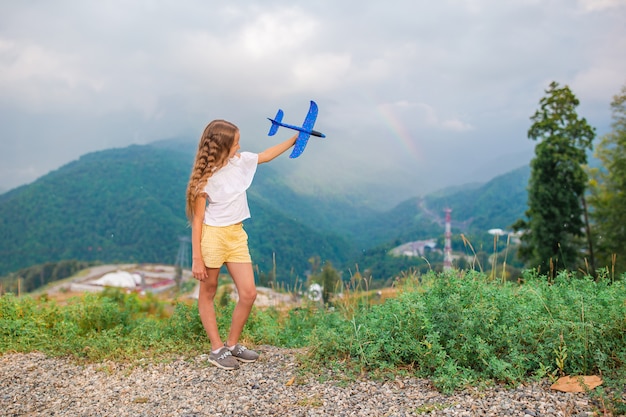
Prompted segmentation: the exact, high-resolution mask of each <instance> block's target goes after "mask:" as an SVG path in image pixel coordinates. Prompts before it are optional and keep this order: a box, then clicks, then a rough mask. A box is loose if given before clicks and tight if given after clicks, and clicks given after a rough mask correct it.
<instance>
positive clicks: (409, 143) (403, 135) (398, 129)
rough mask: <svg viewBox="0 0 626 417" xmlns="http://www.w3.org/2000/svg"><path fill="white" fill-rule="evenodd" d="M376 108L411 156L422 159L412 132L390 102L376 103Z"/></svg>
mask: <svg viewBox="0 0 626 417" xmlns="http://www.w3.org/2000/svg"><path fill="white" fill-rule="evenodd" d="M375 107H376V110H377V111H378V113H379V115H380V117H381V118H382V120H383V121H384V122H385V125H386V126H387V127H388V128H389V130H390V131H391V132H392V133H393V136H394V137H395V138H396V139H398V140H399V141H400V144H401V145H402V146H403V147H404V148H406V150H407V151H408V152H409V154H410V155H411V156H413V157H414V158H415V159H416V160H418V161H419V160H422V156H421V152H420V150H419V149H418V147H417V144H416V143H415V140H414V139H413V137H412V136H411V133H410V132H409V130H408V129H407V127H406V126H405V124H404V123H403V122H402V121H401V120H400V119H399V118H398V116H397V115H396V114H395V113H394V111H393V108H392V106H391V105H389V104H375Z"/></svg>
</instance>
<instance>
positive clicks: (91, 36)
mask: <svg viewBox="0 0 626 417" xmlns="http://www.w3.org/2000/svg"><path fill="white" fill-rule="evenodd" d="M625 2H626V0H595V1H592V0H578V1H576V2H572V1H570V0H555V1H551V2H545V1H540V0H532V1H531V0H511V1H506V2H504V1H497V0H471V1H467V2H458V1H454V0H441V1H439V2H432V1H426V0H418V1H411V0H398V1H397V2H395V3H393V7H392V6H390V5H389V4H388V3H385V2H379V1H374V0H365V1H356V0H348V1H344V2H337V1H332V0H319V1H317V2H304V1H296V2H293V1H286V0H268V1H266V2H263V3H262V4H260V3H258V2H256V1H249V0H242V1H238V2H230V3H226V4H220V3H219V2H212V1H209V2H206V1H201V0H185V1H183V2H162V1H140V2H127V1H123V0H112V1H107V2H75V1H68V0H59V1H55V2H8V3H7V5H5V6H3V13H2V14H0V166H2V167H3V169H4V171H3V173H2V175H1V176H0V187H2V186H3V185H4V187H10V186H15V185H18V184H20V183H23V182H25V181H26V180H25V179H24V178H25V177H24V175H28V173H24V172H20V171H19V170H20V167H23V166H33V164H34V166H36V167H37V169H38V173H39V175H40V174H41V173H43V172H46V170H50V169H54V168H56V167H58V166H59V165H60V164H61V163H63V161H69V160H71V159H74V158H76V157H78V156H79V155H80V154H81V153H84V152H88V151H90V150H95V149H102V148H104V147H106V146H111V145H115V146H123V145H125V144H129V143H131V142H133V141H136V140H137V138H141V140H142V141H148V140H157V139H161V138H163V137H168V136H176V135H182V134H185V135H187V134H188V132H197V131H199V130H201V128H202V127H203V126H204V124H205V123H206V122H207V118H211V117H214V116H219V117H227V118H232V119H236V121H237V123H238V124H240V125H241V127H242V132H249V133H250V135H251V136H252V134H254V135H256V134H259V135H264V134H265V133H266V132H265V129H266V127H267V126H266V122H267V121H266V120H265V117H268V116H272V115H273V114H275V111H276V108H277V107H282V108H284V110H285V111H286V117H288V119H289V120H294V121H297V120H300V119H301V117H304V114H302V115H299V114H298V112H304V111H305V110H306V108H307V106H308V100H310V99H315V100H316V101H317V102H318V104H319V105H320V115H319V117H318V125H319V126H320V129H322V130H323V131H324V132H325V133H326V134H327V135H328V136H329V138H328V139H327V141H326V142H318V143H315V144H312V145H313V146H312V148H311V150H307V152H308V154H307V155H310V156H307V158H311V159H313V158H323V159H324V161H325V162H328V163H334V162H333V161H338V160H340V158H341V155H345V154H347V153H351V152H352V153H354V152H355V151H354V149H355V148H356V147H358V148H359V152H358V154H356V153H355V154H354V155H355V156H353V157H351V158H348V161H347V162H346V164H337V166H340V167H341V168H345V169H346V170H350V172H351V174H350V175H346V176H345V181H351V180H352V179H355V180H356V179H363V180H364V181H366V180H367V179H368V178H371V175H370V173H371V172H378V173H379V174H377V175H378V176H380V172H385V171H386V170H389V169H390V168H389V167H394V166H395V167H397V169H398V172H415V170H416V169H417V170H419V169H426V167H427V166H428V164H432V166H430V169H432V168H433V167H434V166H437V165H442V164H444V161H456V160H461V161H462V160H469V161H472V164H481V163H483V161H484V160H485V158H489V160H492V159H493V158H498V156H499V155H501V154H509V153H511V152H516V151H518V150H520V149H524V150H526V149H527V147H528V140H527V139H526V129H527V128H528V120H529V119H528V118H529V117H530V115H531V114H532V113H533V112H534V111H535V110H536V108H537V106H538V102H539V100H540V99H541V97H542V96H543V95H544V90H545V89H546V88H547V87H548V85H549V83H550V82H551V81H557V82H559V83H560V84H562V85H563V84H567V85H570V86H571V87H572V89H573V91H574V93H575V94H576V95H577V97H578V98H579V99H580V100H581V108H584V111H585V114H583V115H584V116H586V115H587V112H589V114H591V115H592V117H590V118H589V119H588V120H589V121H590V123H592V124H594V125H596V126H598V127H599V126H601V125H608V124H609V122H610V108H609V103H610V101H611V98H612V96H613V95H614V94H617V93H618V92H619V90H620V88H621V86H622V85H623V83H624V82H626V79H625V78H624V74H626V55H625V54H623V51H624V50H626V25H624V24H623V23H624V15H625V13H624V10H625V8H624V3H625ZM44 124H45V126H46V130H47V135H46V137H45V138H39V137H37V136H38V135H36V129H35V126H37V125H44ZM193 137H195V133H194V136H193ZM268 140H269V139H268ZM400 140H403V141H404V142H400ZM381 141H382V142H383V143H385V144H386V146H388V148H387V149H385V150H384V152H382V153H381V146H380V144H381ZM14 142H20V143H22V142H23V143H30V144H32V146H30V148H29V149H28V152H25V151H24V149H22V148H16V147H11V146H8V145H7V144H8V143H14ZM42 143H43V144H42ZM265 143H269V142H263V141H255V142H253V145H254V146H258V147H260V146H263V145H264V144H265ZM450 143H454V144H455V145H454V146H452V147H451V146H450ZM467 143H471V145H472V146H471V147H470V146H469V145H466V144H467ZM403 146H404V147H406V146H409V147H410V146H413V148H414V149H413V150H414V151H415V153H419V152H420V151H421V152H423V161H424V163H423V164H420V165H419V167H415V166H414V165H408V164H414V162H415V161H414V160H411V159H410V158H408V156H407V152H406V149H405V148H403ZM324 149H326V150H328V153H324V152H323V150H324ZM331 150H332V151H331ZM361 155H366V156H361ZM383 155H384V159H385V161H382V159H383ZM360 158H366V159H367V160H368V161H369V162H368V163H369V167H368V168H367V169H366V168H365V164H362V163H359V159H360ZM440 158H442V159H440ZM390 161H392V162H390ZM299 163H300V162H299ZM372 164H378V165H377V166H372ZM317 165H318V164H317V160H309V162H308V163H303V162H302V166H300V165H298V166H299V168H298V169H299V170H305V171H306V173H305V174H304V176H307V174H308V176H309V177H311V178H313V177H315V175H316V174H315V170H316V166H317ZM422 165H423V166H422ZM461 165H462V164H454V166H451V167H447V168H446V170H445V172H444V173H442V175H441V177H438V178H437V181H439V184H438V185H442V184H444V185H445V183H446V182H447V183H458V181H465V180H471V178H467V175H465V174H463V172H466V171H467V170H465V171H463V172H461V171H462V167H461ZM421 173H422V174H423V172H421ZM390 174H391V173H390ZM497 174H498V172H496V171H494V175H497ZM31 175H32V178H31V180H33V179H35V177H36V176H35V174H31ZM415 175H416V176H419V175H420V172H415ZM376 180H384V179H381V178H376ZM433 181H434V180H433ZM413 182H414V183H416V182H415V181H413ZM422 186H424V187H425V186H428V184H425V185H424V184H420V185H419V187H422ZM432 186H435V185H432ZM416 187H417V186H416ZM420 192H421V191H420Z"/></svg>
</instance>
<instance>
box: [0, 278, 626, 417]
mask: <svg viewBox="0 0 626 417" xmlns="http://www.w3.org/2000/svg"><path fill="white" fill-rule="evenodd" d="M373 298H375V297H372V295H371V292H366V291H363V292H361V291H356V290H355V291H352V292H351V293H350V294H346V292H344V297H343V298H341V299H336V300H335V301H334V303H332V308H330V309H329V308H324V307H321V306H318V305H316V304H313V303H303V304H302V305H301V306H299V307H297V308H292V309H279V308H267V309H259V308H255V309H253V311H252V314H251V316H250V319H249V321H248V324H247V326H246V328H245V330H244V333H243V335H242V337H243V339H244V341H245V342H246V343H249V344H252V345H260V344H270V345H275V346H279V347H307V348H308V349H307V351H308V356H307V357H305V358H304V359H303V360H304V361H305V362H309V364H315V365H316V366H329V367H337V366H342V367H350V368H351V369H353V370H358V371H359V372H373V373H379V372H380V371H383V372H387V371H390V372H394V371H397V370H399V369H401V370H403V371H404V372H411V373H413V374H414V375H417V376H420V377H427V378H430V379H431V381H432V382H433V383H434V384H435V385H436V386H437V387H438V388H440V389H441V390H443V391H445V392H450V391H452V390H455V389H458V388H462V387H464V386H468V385H475V384H490V383H494V382H502V383H506V384H509V385H515V384H519V383H521V382H524V381H527V380H539V379H542V378H546V377H547V378H556V377H558V376H561V375H589V374H599V375H601V376H602V377H603V378H604V379H605V381H606V384H605V386H607V385H608V386H609V387H620V384H621V387H622V388H620V389H619V390H616V391H613V392H617V393H618V394H617V395H618V396H619V395H623V394H619V393H620V390H622V389H623V386H624V381H626V366H625V364H626V281H625V280H623V279H622V280H612V279H608V278H607V279H599V280H597V281H594V280H593V279H592V278H590V277H589V278H576V277H574V276H573V275H572V276H570V275H569V274H566V273H562V274H561V275H559V276H557V278H556V279H555V280H553V282H551V283H548V282H547V279H546V278H545V277H542V276H538V275H537V274H535V273H533V272H531V271H527V272H525V274H524V276H523V280H522V283H521V284H519V283H511V282H508V281H505V280H494V279H492V277H489V276H488V275H486V274H483V273H480V272H459V271H451V272H448V273H444V274H437V273H428V274H426V275H423V276H420V275H417V274H407V275H405V276H404V277H402V279H401V280H400V282H399V283H398V285H397V288H396V294H395V296H394V297H391V298H388V299H386V300H383V301H381V300H379V301H378V302H377V303H373V302H371V300H372V299H373ZM220 303H221V304H223V306H220V307H219V308H218V324H219V325H220V328H221V329H226V328H227V327H228V324H229V322H230V318H231V314H232V309H233V303H232V301H229V299H228V298H224V299H223V300H220ZM208 349H209V345H208V341H207V338H206V336H205V334H204V330H203V328H202V325H201V323H200V319H199V317H198V313H197V307H196V305H195V304H191V303H183V302H177V303H173V304H171V303H168V302H165V301H159V300H157V299H156V298H154V297H148V298H144V297H139V296H137V295H126V294H122V293H115V292H106V293H103V294H99V295H86V296H84V297H81V298H76V299H72V300H70V301H69V302H68V303H67V305H63V306H61V305H59V304H57V303H55V302H54V301H51V300H47V299H46V298H45V297H43V298H40V299H33V298H28V297H21V298H18V297H15V296H13V295H4V296H3V297H1V298H0V352H10V351H18V352H28V351H34V350H38V351H42V352H45V353H47V354H50V355H72V356H75V357H78V358H85V359H89V360H102V359H114V360H128V359H138V358H146V357H148V358H162V357H164V358H169V357H172V356H177V357H178V356H181V355H182V356H191V355H197V354H199V353H205V352H207V351H208ZM615 404H617V405H618V406H619V407H622V406H624V404H623V399H620V398H619V397H618V398H616V399H615Z"/></svg>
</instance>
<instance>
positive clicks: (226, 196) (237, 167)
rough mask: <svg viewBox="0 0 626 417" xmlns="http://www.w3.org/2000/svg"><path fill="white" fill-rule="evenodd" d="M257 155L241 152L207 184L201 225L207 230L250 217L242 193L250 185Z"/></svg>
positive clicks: (257, 160)
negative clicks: (205, 225) (206, 196)
mask: <svg viewBox="0 0 626 417" xmlns="http://www.w3.org/2000/svg"><path fill="white" fill-rule="evenodd" d="M258 163H259V155H257V154H255V153H251V152H242V153H240V154H239V155H235V156H234V157H232V158H231V159H229V160H228V163H227V164H226V165H224V166H223V167H222V168H220V169H218V170H217V171H216V172H215V173H214V174H213V175H212V176H211V177H210V178H209V180H208V181H207V184H206V186H205V187H204V192H205V193H206V194H207V195H208V202H209V203H208V204H207V206H206V209H205V211H204V223H205V224H208V225H209V226H230V225H232V224H236V223H239V222H241V221H243V220H245V219H247V218H249V217H250V208H249V207H248V198H247V196H246V190H247V189H248V188H249V187H250V185H251V184H252V179H253V178H254V174H255V173H256V168H257V166H258Z"/></svg>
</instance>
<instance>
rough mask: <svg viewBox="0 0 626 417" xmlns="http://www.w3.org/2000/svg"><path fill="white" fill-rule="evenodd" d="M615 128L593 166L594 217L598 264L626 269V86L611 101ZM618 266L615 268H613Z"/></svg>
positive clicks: (604, 140) (592, 197) (621, 269)
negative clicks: (596, 165) (596, 164)
mask: <svg viewBox="0 0 626 417" xmlns="http://www.w3.org/2000/svg"><path fill="white" fill-rule="evenodd" d="M611 109H612V113H613V123H612V124H611V126H612V128H613V130H612V131H611V132H609V133H607V134H606V135H604V136H603V137H602V139H601V140H600V143H599V144H598V147H597V148H596V152H595V156H596V157H597V158H598V159H599V160H600V163H601V167H600V168H593V169H590V182H589V183H590V187H589V189H590V196H589V204H590V206H591V211H590V217H591V219H592V220H593V223H594V224H593V236H594V243H595V245H596V249H597V255H598V261H599V263H598V266H599V267H604V266H609V267H610V268H611V269H612V270H614V271H615V272H617V273H622V272H625V271H626V85H624V86H623V87H622V90H621V93H620V94H618V95H616V96H614V97H613V101H612V102H611ZM613 268H614V269H613Z"/></svg>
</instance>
